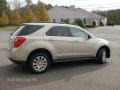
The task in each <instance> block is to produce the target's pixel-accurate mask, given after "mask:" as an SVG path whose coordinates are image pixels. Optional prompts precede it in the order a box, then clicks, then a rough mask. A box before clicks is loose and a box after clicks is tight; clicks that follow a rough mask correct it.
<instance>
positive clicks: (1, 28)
mask: <svg viewBox="0 0 120 90" xmlns="http://www.w3.org/2000/svg"><path fill="white" fill-rule="evenodd" d="M17 27H18V26H5V27H0V30H16V28H17Z"/></svg>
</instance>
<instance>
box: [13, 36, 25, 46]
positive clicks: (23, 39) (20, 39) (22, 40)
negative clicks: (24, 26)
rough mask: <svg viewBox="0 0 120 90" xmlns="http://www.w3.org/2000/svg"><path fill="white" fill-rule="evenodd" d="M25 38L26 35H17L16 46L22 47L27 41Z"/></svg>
mask: <svg viewBox="0 0 120 90" xmlns="http://www.w3.org/2000/svg"><path fill="white" fill-rule="evenodd" d="M25 40H26V39H25V38H24V37H16V38H15V40H14V48H18V47H20V46H21V45H22V44H23V43H24V42H25Z"/></svg>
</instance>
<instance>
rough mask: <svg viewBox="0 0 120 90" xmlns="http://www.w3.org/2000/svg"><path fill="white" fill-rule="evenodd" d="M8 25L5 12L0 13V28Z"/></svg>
mask: <svg viewBox="0 0 120 90" xmlns="http://www.w3.org/2000/svg"><path fill="white" fill-rule="evenodd" d="M8 23H9V19H8V17H7V15H6V13H5V10H3V11H2V16H1V19H0V25H1V26H6V25H7V24H8Z"/></svg>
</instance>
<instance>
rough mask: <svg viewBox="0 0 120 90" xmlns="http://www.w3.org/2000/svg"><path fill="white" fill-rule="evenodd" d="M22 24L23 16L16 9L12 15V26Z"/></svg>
mask: <svg viewBox="0 0 120 90" xmlns="http://www.w3.org/2000/svg"><path fill="white" fill-rule="evenodd" d="M20 23H21V16H20V14H19V11H18V10H17V9H14V11H13V14H12V24H13V25H20Z"/></svg>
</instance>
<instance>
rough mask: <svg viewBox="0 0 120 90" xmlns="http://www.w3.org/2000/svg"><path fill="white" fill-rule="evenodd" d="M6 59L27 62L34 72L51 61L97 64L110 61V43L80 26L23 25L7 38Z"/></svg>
mask: <svg viewBox="0 0 120 90" xmlns="http://www.w3.org/2000/svg"><path fill="white" fill-rule="evenodd" d="M9 44H10V48H9V54H8V58H9V59H10V60H11V61H13V62H15V63H18V62H26V63H27V64H28V65H29V66H30V68H31V69H32V70H33V71H34V72H35V73H42V72H45V71H47V70H48V67H49V66H50V64H51V63H53V62H61V61H70V60H81V59H89V58H92V59H93V60H96V61H97V62H98V63H99V64H103V63H105V62H106V58H110V44H109V42H108V41H106V40H104V39H100V38H97V37H95V36H93V35H91V34H90V33H89V32H87V31H86V30H84V29H83V28H81V27H78V26H75V25H68V24H58V23H26V24H22V25H21V26H20V27H19V28H18V29H17V30H16V31H15V32H13V33H12V34H11V36H10V39H9Z"/></svg>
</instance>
